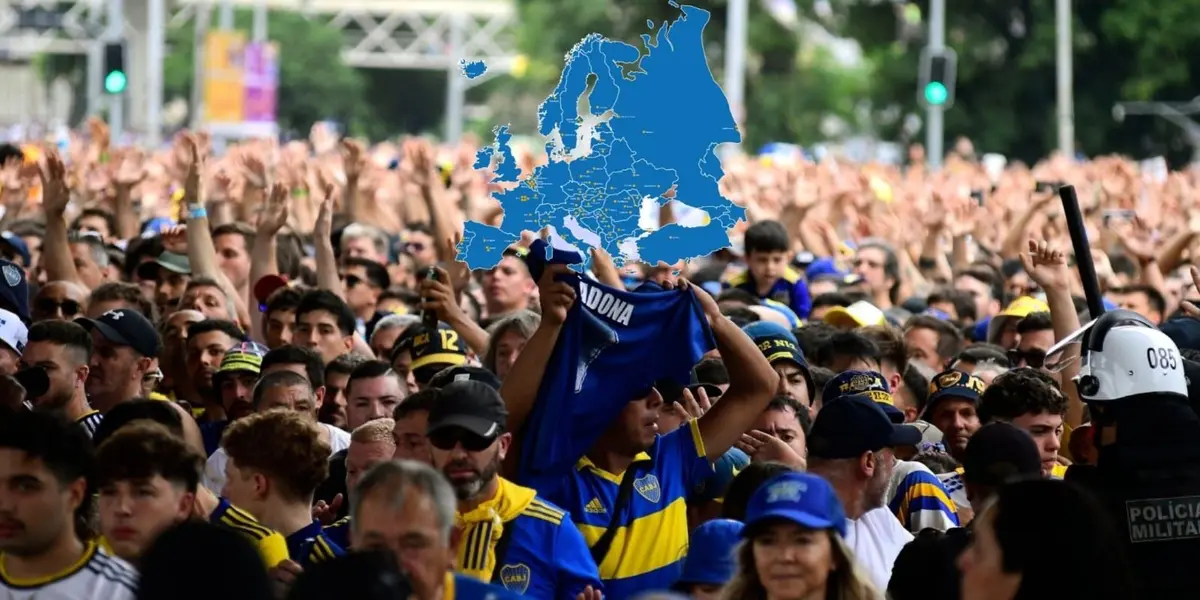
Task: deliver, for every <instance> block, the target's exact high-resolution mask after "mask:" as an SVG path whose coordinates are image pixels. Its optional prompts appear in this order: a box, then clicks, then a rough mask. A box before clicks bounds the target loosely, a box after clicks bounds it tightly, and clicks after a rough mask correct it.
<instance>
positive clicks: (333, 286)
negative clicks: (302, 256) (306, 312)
mask: <svg viewBox="0 0 1200 600" xmlns="http://www.w3.org/2000/svg"><path fill="white" fill-rule="evenodd" d="M324 194H325V196H324V197H323V198H322V199H321V210H320V211H319V212H318V213H317V222H316V224H315V225H314V226H313V247H314V249H315V250H316V253H317V288H319V289H322V290H329V291H331V292H333V293H335V294H337V295H338V297H340V298H342V299H345V298H346V290H345V289H343V288H342V278H341V277H339V276H338V265H337V255H335V254H334V252H333V186H332V185H328V186H326V187H325V190H324Z"/></svg>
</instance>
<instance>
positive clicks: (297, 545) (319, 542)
mask: <svg viewBox="0 0 1200 600" xmlns="http://www.w3.org/2000/svg"><path fill="white" fill-rule="evenodd" d="M286 539H287V549H288V556H289V557H291V559H292V561H293V562H295V563H296V564H298V565H300V566H301V567H303V568H308V567H309V566H311V565H315V564H320V563H323V562H325V561H329V560H333V559H335V558H337V557H339V556H343V555H344V554H346V551H345V550H343V549H342V548H341V547H340V546H338V545H337V544H336V543H334V542H333V540H331V539H329V536H327V535H325V531H324V528H323V527H321V522H320V521H316V520H314V521H313V522H312V523H309V524H308V525H306V526H305V527H303V528H301V529H300V530H298V531H296V532H295V533H292V534H291V535H289V536H287V538H286Z"/></svg>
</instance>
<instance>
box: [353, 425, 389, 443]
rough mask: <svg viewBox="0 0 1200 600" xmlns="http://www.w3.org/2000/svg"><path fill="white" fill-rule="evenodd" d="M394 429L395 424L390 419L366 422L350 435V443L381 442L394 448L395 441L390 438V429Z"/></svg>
mask: <svg viewBox="0 0 1200 600" xmlns="http://www.w3.org/2000/svg"><path fill="white" fill-rule="evenodd" d="M395 427H396V422H395V421H393V420H391V419H374V420H371V421H367V422H366V423H363V424H362V425H359V426H358V427H357V428H356V429H355V430H354V431H352V432H351V433H350V442H351V443H354V442H358V443H360V444H374V443H380V442H381V443H386V444H390V445H392V446H395V445H396V439H395V438H393V437H392V429H393V428H395Z"/></svg>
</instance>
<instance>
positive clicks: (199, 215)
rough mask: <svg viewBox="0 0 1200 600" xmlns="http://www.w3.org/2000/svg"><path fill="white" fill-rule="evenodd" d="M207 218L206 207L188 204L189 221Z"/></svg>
mask: <svg viewBox="0 0 1200 600" xmlns="http://www.w3.org/2000/svg"><path fill="white" fill-rule="evenodd" d="M207 218H208V209H206V208H204V207H203V206H189V207H188V220H189V221H192V220H195V219H207Z"/></svg>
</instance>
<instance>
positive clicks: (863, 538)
mask: <svg viewBox="0 0 1200 600" xmlns="http://www.w3.org/2000/svg"><path fill="white" fill-rule="evenodd" d="M912 539H913V535H912V534H911V533H909V532H908V530H907V529H905V528H904V527H903V526H901V525H900V520H899V519H897V518H896V515H893V514H892V512H891V511H889V510H888V509H887V507H886V506H881V507H879V508H876V509H872V510H869V511H867V513H866V514H864V515H863V516H861V517H859V518H857V519H846V545H847V546H849V547H850V549H851V550H852V551H854V558H855V560H857V561H858V564H859V565H860V566H862V568H863V570H864V571H866V573H867V575H869V576H870V577H871V581H872V582H874V583H875V587H877V588H878V589H879V590H881V591H883V590H887V587H888V581H890V580H891V579H892V564H893V563H895V562H896V556H898V555H899V554H900V550H901V549H902V548H904V545H905V544H907V543H909V542H911V541H912Z"/></svg>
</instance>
